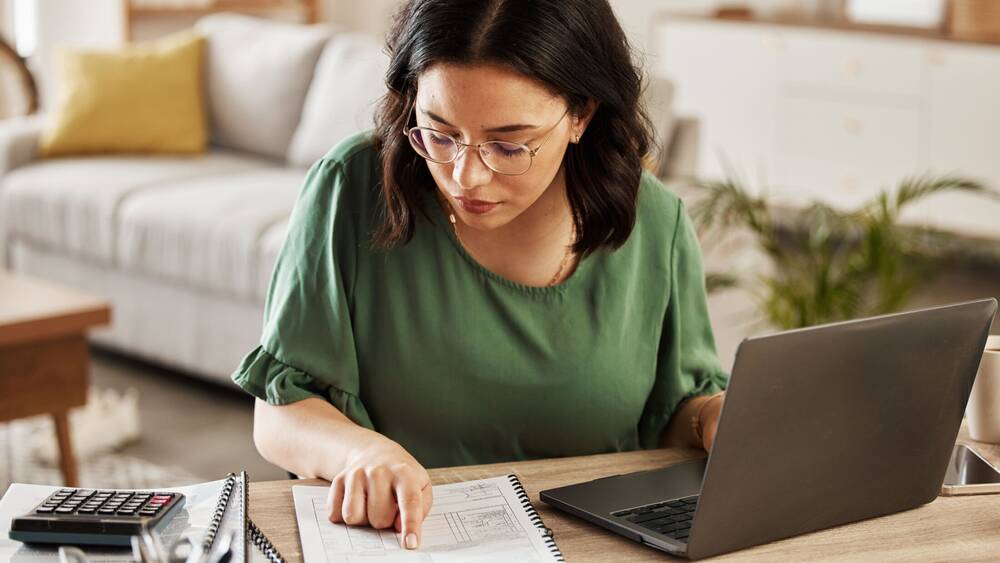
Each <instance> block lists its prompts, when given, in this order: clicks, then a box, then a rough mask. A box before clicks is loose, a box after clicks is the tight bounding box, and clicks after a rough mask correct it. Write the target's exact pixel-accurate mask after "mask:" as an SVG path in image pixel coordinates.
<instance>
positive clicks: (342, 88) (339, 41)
mask: <svg viewBox="0 0 1000 563" xmlns="http://www.w3.org/2000/svg"><path fill="white" fill-rule="evenodd" d="M388 66H389V58H388V57H387V56H386V55H385V53H384V52H383V50H382V44H381V43H380V42H378V41H376V40H375V39H373V38H371V37H369V36H368V35H364V34H361V33H349V32H343V33H337V34H335V35H334V36H333V38H332V39H330V41H329V42H328V43H327V44H326V47H325V48H324V49H323V54H322V56H320V59H319V62H318V63H317V64H316V72H315V74H314V75H313V81H312V84H311V85H310V86H309V93H308V94H307V95H306V101H305V106H304V107H303V109H302V119H301V120H300V121H299V126H298V128H297V129H296V130H295V135H294V136H293V137H292V143H291V146H290V147H289V149H288V163H289V164H293V165H298V166H309V165H311V164H312V163H313V162H315V161H316V160H319V159H320V158H321V157H322V156H323V155H324V154H326V152H327V151H329V150H330V149H331V148H332V147H333V146H334V145H336V144H337V143H339V142H340V141H342V140H344V139H345V138H346V137H347V136H348V135H351V134H352V133H356V132H357V131H360V130H364V129H370V128H371V127H372V126H373V125H374V111H375V105H376V102H378V100H379V98H381V97H382V95H384V94H385V92H386V86H385V72H386V69H387V68H388Z"/></svg>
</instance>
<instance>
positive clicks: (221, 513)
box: [201, 473, 237, 553]
mask: <svg viewBox="0 0 1000 563" xmlns="http://www.w3.org/2000/svg"><path fill="white" fill-rule="evenodd" d="M236 479H237V477H236V474H235V473H230V474H229V475H227V476H226V482H225V484H223V485H222V490H221V491H219V500H218V501H216V503H215V512H213V513H212V520H211V522H209V524H208V530H206V531H205V537H203V538H202V539H201V549H202V551H203V552H205V553H207V552H208V550H210V549H212V544H214V543H215V536H216V535H218V533H219V526H221V525H222V519H223V518H224V517H225V516H226V507H227V506H229V497H231V496H232V495H233V489H234V488H236Z"/></svg>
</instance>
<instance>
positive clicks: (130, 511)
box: [115, 508, 136, 516]
mask: <svg viewBox="0 0 1000 563" xmlns="http://www.w3.org/2000/svg"><path fill="white" fill-rule="evenodd" d="M135 512H136V511H135V509H134V508H133V509H127V508H123V509H121V510H119V511H118V512H115V514H117V515H119V516H135Z"/></svg>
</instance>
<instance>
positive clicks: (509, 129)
mask: <svg viewBox="0 0 1000 563" xmlns="http://www.w3.org/2000/svg"><path fill="white" fill-rule="evenodd" d="M420 111H422V112H424V115H426V116H427V117H429V118H431V119H433V120H434V121H437V122H438V123H441V124H443V125H447V126H448V127H454V125H452V124H451V123H448V121H447V120H445V118H443V117H441V116H440V115H438V114H436V113H434V112H432V111H427V110H425V109H421V110H420ZM529 129H538V126H537V125H527V124H523V123H517V124H514V125H502V126H500V127H490V128H489V129H486V130H485V131H486V132H487V133H513V132H514V131H527V130H529Z"/></svg>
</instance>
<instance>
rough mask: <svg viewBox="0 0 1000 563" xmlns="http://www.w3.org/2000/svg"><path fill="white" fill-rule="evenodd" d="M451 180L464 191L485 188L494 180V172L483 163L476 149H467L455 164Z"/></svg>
mask: <svg viewBox="0 0 1000 563" xmlns="http://www.w3.org/2000/svg"><path fill="white" fill-rule="evenodd" d="M453 166H454V168H453V169H452V171H451V178H452V180H454V181H455V183H456V184H458V185H459V187H461V188H462V189H463V190H471V189H474V188H477V187H479V186H484V185H486V184H488V183H489V182H490V180H491V179H492V178H493V171H492V170H490V168H489V166H486V163H485V162H483V157H482V155H480V154H479V150H478V149H476V147H465V149H464V150H463V151H462V152H461V153H460V154H459V155H458V158H457V159H455V162H454V164H453Z"/></svg>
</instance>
